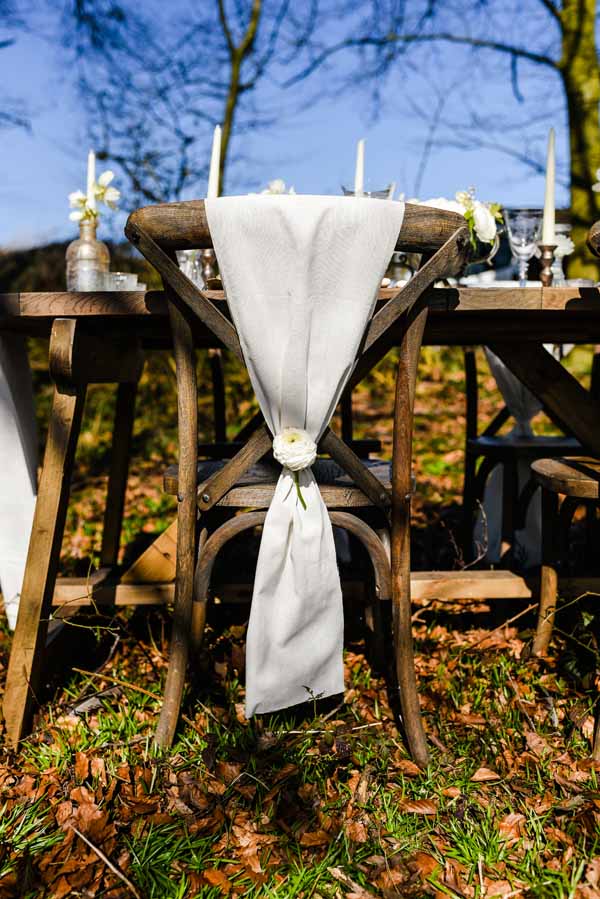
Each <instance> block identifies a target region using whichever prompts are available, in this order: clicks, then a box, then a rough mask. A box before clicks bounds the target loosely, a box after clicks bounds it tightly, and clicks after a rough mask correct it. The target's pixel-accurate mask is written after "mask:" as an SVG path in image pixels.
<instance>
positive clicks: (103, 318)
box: [0, 285, 600, 346]
mask: <svg viewBox="0 0 600 899" xmlns="http://www.w3.org/2000/svg"><path fill="white" fill-rule="evenodd" d="M394 293H395V291H394V290H390V289H382V290H381V291H380V294H379V296H380V300H381V301H382V302H383V301H385V300H386V299H388V298H389V297H390V296H392V295H393V294H394ZM207 296H209V297H210V298H211V299H212V300H214V301H215V302H216V303H217V304H218V303H223V302H224V301H225V296H224V294H223V293H222V292H221V291H207ZM428 296H429V301H430V310H431V311H430V314H429V320H428V324H427V328H426V333H425V342H426V343H429V344H469V343H485V342H486V341H490V340H492V339H494V340H495V341H498V340H503V341H504V340H506V341H511V340H513V339H517V338H518V339H519V340H521V341H523V340H531V341H536V340H537V341H539V340H544V341H549V342H565V343H566V342H569V343H571V342H575V343H595V342H600V291H599V290H598V288H595V287H542V286H541V285H540V287H539V288H481V287H433V288H430V289H429V291H428ZM59 317H61V318H62V317H67V318H78V319H85V320H86V322H88V323H89V325H90V327H92V328H94V327H102V328H107V327H110V328H111V329H113V330H118V331H130V330H131V329H132V328H133V329H134V330H135V333H137V334H139V335H140V336H141V337H142V338H145V339H147V340H148V341H153V340H155V341H156V340H158V341H159V342H160V341H166V340H167V338H168V334H169V325H168V316H167V300H166V298H165V295H164V293H163V292H162V291H148V292H146V293H138V292H135V293H128V292H125V291H120V292H104V293H93V292H89V293H67V292H52V293H5V294H0V331H17V332H21V333H25V334H30V335H38V334H39V335H44V334H48V333H49V331H50V327H51V324H52V321H53V320H54V319H55V318H59ZM197 340H198V344H199V345H207V346H208V345H214V343H215V339H214V337H213V336H212V335H211V334H210V333H209V332H208V331H207V330H206V329H205V328H204V326H202V325H201V324H200V323H199V328H198V333H197Z"/></svg>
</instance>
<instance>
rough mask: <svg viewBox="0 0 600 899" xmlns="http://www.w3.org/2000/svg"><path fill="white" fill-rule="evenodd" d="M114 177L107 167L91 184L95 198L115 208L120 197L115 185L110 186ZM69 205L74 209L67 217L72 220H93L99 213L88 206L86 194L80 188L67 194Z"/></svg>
mask: <svg viewBox="0 0 600 899" xmlns="http://www.w3.org/2000/svg"><path fill="white" fill-rule="evenodd" d="M114 177H115V175H114V172H111V171H110V169H107V170H106V171H105V172H102V174H101V175H100V177H99V178H98V180H97V181H95V182H94V186H93V190H94V197H95V198H96V200H99V201H100V203H104V205H105V206H108V208H109V209H117V208H118V203H119V200H120V199H121V191H120V190H117V188H116V187H110V183H111V181H112V180H113V178H114ZM69 206H70V207H71V208H72V209H73V210H74V211H73V212H71V213H69V218H70V219H71V221H72V222H85V221H93V220H94V219H97V218H98V216H99V214H100V213H99V212H98V210H97V209H93V208H91V207H90V205H89V202H88V196H87V194H84V193H83V191H81V190H74V191H73V192H72V193H70V194H69Z"/></svg>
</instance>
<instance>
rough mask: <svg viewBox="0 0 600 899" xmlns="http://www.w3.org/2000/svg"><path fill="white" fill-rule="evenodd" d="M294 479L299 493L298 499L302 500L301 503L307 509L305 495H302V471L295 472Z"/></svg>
mask: <svg viewBox="0 0 600 899" xmlns="http://www.w3.org/2000/svg"><path fill="white" fill-rule="evenodd" d="M294 481H295V482H296V493H297V494H298V499H299V500H300V504H301V506H302V508H303V509H306V503H305V502H304V497H303V496H302V491H301V490H300V472H299V471H295V472H294Z"/></svg>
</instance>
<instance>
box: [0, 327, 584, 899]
mask: <svg viewBox="0 0 600 899" xmlns="http://www.w3.org/2000/svg"><path fill="white" fill-rule="evenodd" d="M35 352H36V353H38V355H40V356H41V355H43V346H42V345H41V344H37V345H36V349H35ZM480 362H481V360H480ZM204 365H205V363H203V362H202V360H201V361H200V362H199V366H200V367H199V377H200V379H202V378H205V377H206V369H205V367H204V368H203V366H204ZM228 366H229V367H230V369H231V370H230V371H229V376H230V384H231V386H230V400H231V408H230V418H229V427H230V429H231V431H232V432H233V431H234V430H235V427H236V426H237V424H238V423H239V422H240V421H241V420H242V419H243V418H244V417H245V416H246V415H247V414H248V411H249V410H250V409H251V408H252V398H251V394H250V392H249V390H248V387H247V383H245V382H244V380H243V378H242V377H241V376H240V374H239V372H238V371H237V370H236V369H235V366H234V364H233V363H229V362H228ZM569 366H570V367H571V368H572V369H573V370H574V371H575V372H576V373H577V374H578V375H583V374H584V371H585V369H586V366H587V367H589V351H588V350H583V349H578V350H576V351H575V353H574V354H573V355H572V357H570V360H569ZM393 371H394V358H393V354H391V355H390V357H388V359H386V360H385V361H384V362H383V363H382V365H381V366H380V367H379V368H378V370H377V371H376V372H375V373H374V374H373V375H372V376H371V378H370V379H369V383H368V385H367V387H366V388H364V389H361V391H359V393H358V396H357V400H356V411H357V434H358V435H359V436H360V435H361V434H367V433H368V434H372V433H376V434H378V435H380V436H381V437H382V439H383V440H384V447H387V448H389V432H390V414H391V402H390V395H391V383H392V378H393ZM36 377H37V381H38V383H37V389H38V393H39V395H40V397H41V401H40V423H41V431H42V435H43V430H44V427H43V425H44V416H45V415H46V414H47V410H48V406H49V397H50V386H49V382H48V380H47V375H46V374H45V373H44V372H43V371H38V372H37V373H36ZM201 383H202V381H201ZM461 389H462V368H461V356H460V351H459V350H452V349H451V350H442V351H439V352H438V351H436V350H433V349H432V348H427V349H426V351H425V353H424V356H423V361H422V371H421V380H420V382H419V385H418V390H417V423H416V424H417V427H416V450H415V458H416V465H415V468H416V474H417V480H418V483H419V489H420V493H421V496H420V499H419V500H418V501H417V503H416V504H415V520H416V523H417V525H418V527H417V528H415V554H414V555H415V558H416V559H419V558H421V555H420V554H421V553H423V558H425V560H426V561H427V560H428V558H429V557H428V556H426V554H425V549H423V546H425V547H426V548H427V546H428V544H427V540H431V542H432V544H433V551H434V552H436V553H438V555H439V556H442V555H443V554H444V553H446V554H447V555H446V556H444V558H447V557H450V558H451V557H452V556H451V553H452V552H453V549H452V546H451V543H450V540H449V537H448V531H449V529H450V528H451V526H452V522H451V521H450V524H449V525H448V524H446V523H445V524H444V528H443V529H440V527H441V525H440V522H441V521H442V517H441V515H440V512H439V511H438V507H440V509H441V507H442V506H444V507H447V506H452V504H453V503H454V504H455V503H456V501H457V499H458V497H459V493H460V486H461V441H462V427H463V425H464V414H463V400H462V395H461ZM173 398H174V382H173V371H172V367H171V366H170V363H169V360H168V357H167V356H165V355H164V354H158V353H157V354H152V356H151V358H150V360H149V362H148V364H147V367H146V370H145V373H144V377H143V379H142V383H141V386H140V396H139V399H138V417H137V420H136V429H135V434H134V456H133V460H132V477H131V482H130V490H129V493H128V497H127V506H126V521H125V528H124V544H127V543H129V542H130V541H132V540H134V539H136V538H137V537H138V535H139V533H140V531H142V530H144V531H145V536H146V537H147V539H148V540H150V539H151V538H152V536H153V534H154V533H157V532H159V531H160V530H162V529H163V528H164V527H166V526H167V524H168V523H169V522H170V520H171V517H172V514H173V500H172V499H171V498H169V497H165V496H164V495H163V493H162V490H161V477H162V470H163V468H164V466H165V464H167V463H170V462H171V461H173V458H174V456H175V449H176V433H175V427H174V418H173V405H172V404H173ZM481 400H482V408H483V412H484V413H485V412H491V410H493V408H494V405H495V403H496V401H497V395H496V394H495V392H494V388H493V383H492V382H491V379H490V378H489V376H488V375H486V374H484V370H483V367H482V368H481ZM113 409H114V396H113V394H112V393H111V389H110V388H107V387H98V388H94V390H93V391H91V392H90V397H89V400H88V405H87V409H86V419H85V425H84V429H85V430H84V440H83V441H82V443H81V446H80V449H79V453H78V470H77V474H76V477H75V485H74V494H73V502H72V503H71V507H70V510H69V519H68V528H67V537H66V539H65V544H64V546H63V554H64V563H63V567H64V570H65V571H69V570H71V571H72V570H78V572H79V573H82V572H83V573H85V572H87V571H89V570H90V565H92V566H93V564H94V562H95V560H97V555H98V550H99V545H100V528H99V522H100V521H101V513H102V509H103V502H104V497H103V490H104V487H105V478H104V472H105V469H106V461H107V459H108V453H109V450H110V435H111V430H110V429H111V425H110V415H111V414H112V411H113ZM200 420H201V427H202V428H203V430H204V433H205V434H206V435H207V436H210V403H209V402H208V401H204V400H203V402H202V403H201V406H200ZM537 424H538V426H539V428H540V429H541V430H544V429H546V428H547V427H549V425H548V424H547V423H546V422H545V421H544V419H543V418H542V417H540V420H539V422H538V423H537ZM386 441H387V442H386ZM442 514H445V513H442ZM444 521H445V520H444ZM425 523H427V524H428V526H429V528H430V530H429V531H427V532H425V531H421V530H420V527H421V525H423V524H425ZM436 528H437V529H438V530H436ZM431 533H435V534H437V535H442V536H441V538H440V541H437V540H436V538H433V539H432V538H429V537H427V534H431ZM442 543H443V547H442ZM438 544H439V545H438ZM429 551H430V550H429V549H427V552H429ZM428 567H429V566H428ZM514 613H515V610H514V609H512V607H511V608H509V607H508V606H507V607H506V612H505V613H504V610H503V609H502V608H499V609H497V610H496V615H495V617H494V615H493V614H491V612H490V610H489V609H488V608H487V607H486V606H485V605H484V604H482V603H478V604H474V603H468V602H465V603H454V604H452V605H451V606H449V605H448V604H445V605H444V606H443V607H442V606H441V605H435V604H433V605H432V606H431V607H429V608H428V609H424V610H420V612H419V617H418V621H417V622H416V623H415V633H416V637H417V646H416V648H417V672H418V678H419V685H420V690H421V696H422V705H423V712H424V716H425V722H426V729H427V732H428V734H429V735H430V738H431V744H430V745H431V762H430V765H429V766H428V768H427V770H425V771H421V772H419V771H416V770H415V769H414V768H412V767H411V765H410V763H409V760H408V754H407V751H406V748H405V745H404V742H403V737H402V734H401V733H400V731H399V730H398V727H397V722H396V721H395V719H394V717H393V715H392V712H391V709H390V707H389V701H388V699H389V697H388V695H387V692H386V689H385V683H384V681H383V679H382V677H381V675H380V674H378V673H377V672H375V671H373V670H372V668H371V667H370V665H369V663H368V661H367V659H366V658H365V656H364V646H363V644H362V643H361V642H360V640H357V642H355V643H352V644H351V645H349V647H348V651H347V654H346V688H347V693H346V701H345V703H344V704H343V705H342V706H341V707H340V708H338V709H337V710H334V711H333V713H332V714H328V715H327V716H324V715H322V714H315V715H313V714H312V712H311V709H310V707H309V712H308V715H307V717H305V718H304V719H300V720H298V719H294V718H292V717H291V716H289V715H285V714H278V715H274V716H272V717H271V718H269V719H262V720H253V721H251V722H247V721H246V720H245V719H244V718H243V716H242V714H241V709H242V704H243V686H242V681H243V676H242V677H240V674H239V669H240V665H241V664H242V663H241V662H240V659H241V658H242V657H243V643H244V625H243V615H242V619H241V620H238V619H237V618H236V617H235V614H234V613H229V612H228V611H227V610H225V609H223V607H215V608H214V610H213V619H212V621H211V625H210V627H209V629H208V640H207V646H206V649H205V650H204V651H203V652H202V653H201V655H200V657H199V658H198V659H196V660H195V665H194V668H195V670H196V683H195V685H194V686H193V687H192V686H191V685H190V687H189V688H188V692H187V694H186V697H185V699H184V706H183V714H184V716H185V717H184V718H182V720H181V722H180V727H179V729H178V732H177V737H176V742H175V745H174V746H173V748H172V750H171V751H170V752H166V753H163V752H160V751H158V750H157V749H156V748H155V747H154V745H153V743H152V734H153V732H154V728H155V726H156V722H157V715H158V711H159V709H160V697H161V692H162V688H163V685H164V678H165V673H166V661H167V657H168V616H166V615H165V613H164V612H161V611H158V610H155V611H150V612H148V611H143V612H141V611H140V612H136V613H135V614H134V613H131V612H130V611H129V612H128V611H122V612H120V613H119V615H118V616H117V617H116V618H115V619H112V618H106V619H101V618H100V619H98V618H95V619H94V620H93V621H90V622H87V623H86V622H85V621H83V622H82V624H83V625H84V627H88V626H89V627H90V628H92V631H91V632H89V633H88V631H81V632H78V634H77V636H81V638H82V639H83V637H86V638H88V637H90V638H92V637H93V639H91V648H90V651H89V654H88V656H87V657H86V661H85V662H84V663H81V662H80V663H79V667H82V668H86V669H92V670H93V669H94V668H96V667H97V666H98V665H100V664H101V663H102V661H103V660H104V659H106V657H107V652H108V649H110V648H111V647H113V648H115V647H116V649H115V651H114V654H113V655H112V656H111V659H110V662H109V663H108V664H106V665H105V666H104V667H103V668H102V670H101V675H102V676H104V679H103V677H102V676H100V677H90V676H87V675H82V674H72V675H71V676H70V677H68V678H63V679H62V681H60V684H59V688H58V690H57V691H56V692H55V694H54V695H53V698H52V700H51V701H50V702H46V703H45V705H44V706H43V709H42V712H41V714H40V715H39V717H38V719H37V721H36V729H35V731H34V734H33V735H32V736H31V737H30V738H29V739H28V740H27V741H25V743H24V744H23V747H22V750H21V753H20V754H19V756H18V757H15V756H14V755H13V754H11V753H10V752H9V750H8V749H7V748H6V749H5V750H4V753H3V755H2V757H1V758H0V810H1V815H0V896H2V897H4V896H5V895H6V896H7V897H12V896H15V897H17V896H18V897H40V896H41V897H45V896H48V897H52V896H54V895H65V893H64V892H63V893H61V892H60V891H61V890H63V891H64V890H65V889H67V888H70V893H66V895H73V896H84V895H85V896H96V895H97V896H99V897H100V896H102V897H104V896H107V897H110V899H115V897H121V896H123V897H125V896H130V895H132V894H131V891H130V890H129V889H128V887H127V886H126V885H125V883H124V881H123V880H121V879H120V878H119V877H118V876H117V875H115V874H114V873H111V871H110V870H109V869H108V868H107V867H106V866H105V865H104V863H103V862H102V861H101V859H100V857H99V856H98V855H97V854H95V853H94V851H93V850H91V849H90V848H89V847H88V846H86V845H85V844H84V843H82V841H81V840H80V839H79V838H77V837H76V836H75V835H74V833H73V831H72V830H71V829H70V827H71V825H72V826H75V827H77V829H79V830H80V831H81V832H82V833H85V834H86V835H87V836H88V838H89V839H90V840H91V842H92V843H93V844H94V846H95V847H96V848H97V849H98V850H99V851H100V852H102V853H104V854H105V855H106V856H107V857H108V858H109V859H110V861H111V863H112V864H113V865H116V867H117V868H118V869H119V871H121V872H122V874H123V875H124V876H125V877H127V878H128V879H129V881H130V882H131V883H132V884H133V885H134V888H135V890H137V891H138V893H139V895H141V896H143V897H144V899H154V897H156V899H171V897H178V899H183V897H186V899H187V897H189V899H193V897H202V899H205V897H207V899H216V897H220V896H223V895H226V894H227V895H229V896H231V897H236V896H237V897H239V899H242V897H248V899H258V897H276V899H289V897H298V899H319V897H321V899H339V897H340V896H341V897H346V896H347V895H348V894H350V895H352V893H353V892H354V893H357V891H358V895H359V896H360V895H361V893H360V889H363V890H366V891H367V895H368V894H371V895H372V896H376V897H378V899H389V897H392V896H402V897H415V899H416V897H421V896H436V897H443V896H449V897H452V899H457V897H461V896H465V897H467V899H483V897H484V896H485V899H491V897H493V896H494V895H498V896H521V895H522V896H528V897H541V899H546V897H548V899H554V897H557V899H589V897H591V896H594V895H597V894H598V892H600V876H597V875H596V874H595V871H596V868H598V869H599V870H600V845H599V836H600V833H599V827H598V824H599V822H600V786H599V784H598V774H597V771H596V770H595V768H594V766H593V765H591V764H590V763H589V751H590V740H591V730H592V725H593V721H592V710H593V706H594V702H595V699H596V688H595V678H596V669H597V646H598V642H597V635H598V624H597V616H596V610H595V600H594V598H590V599H588V600H586V601H584V602H582V603H578V604H570V605H569V606H568V607H566V608H565V612H564V615H563V616H562V618H561V616H560V615H559V617H558V620H557V628H556V639H555V644H554V646H553V650H552V652H553V656H552V658H553V660H550V661H548V662H546V663H541V662H538V661H534V660H530V659H528V658H527V652H526V647H527V645H528V642H529V639H530V636H531V631H530V628H531V625H532V621H533V619H532V618H529V619H528V618H524V619H519V621H518V622H517V623H516V626H511V627H510V628H508V629H502V628H500V629H498V624H499V623H500V622H501V621H502V616H503V615H504V617H505V618H509V617H510V615H511V614H514ZM498 616H499V617H498ZM518 627H522V630H518ZM484 637H487V638H488V640H487V642H482V640H483V638H484ZM75 642H77V641H75ZM88 642H90V641H88ZM8 648H9V638H8V635H7V633H6V629H5V628H2V632H1V633H0V664H3V665H5V664H6V660H7V653H8ZM115 681H118V682H119V683H116V682H115ZM148 694H150V695H148ZM88 699H93V700H94V701H95V707H93V708H91V709H89V710H88V711H84V712H81V713H80V714H75V713H74V709H77V708H81V707H82V703H83V702H84V700H88ZM96 700H97V701H96ZM309 706H310V704H309ZM482 769H489V770H490V771H491V772H495V775H497V776H496V777H495V776H494V773H492V774H487V775H486V774H485V772H484V774H483V775H482ZM486 778H489V779H486ZM61 878H63V879H62V880H61ZM594 878H596V879H594ZM65 883H66V884H67V886H66V887H65ZM352 884H354V885H358V886H352ZM495 890H496V893H494V891H495ZM594 891H596V892H594Z"/></svg>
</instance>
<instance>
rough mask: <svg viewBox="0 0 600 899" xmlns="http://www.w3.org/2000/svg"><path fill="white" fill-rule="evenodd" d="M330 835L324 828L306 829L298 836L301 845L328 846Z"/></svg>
mask: <svg viewBox="0 0 600 899" xmlns="http://www.w3.org/2000/svg"><path fill="white" fill-rule="evenodd" d="M330 842H331V837H330V835H329V834H328V833H326V832H325V831H324V830H312V831H311V830H307V831H306V832H305V833H303V834H302V836H301V837H300V845H301V846H328V845H329V843H330Z"/></svg>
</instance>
